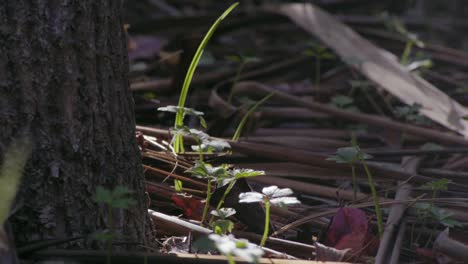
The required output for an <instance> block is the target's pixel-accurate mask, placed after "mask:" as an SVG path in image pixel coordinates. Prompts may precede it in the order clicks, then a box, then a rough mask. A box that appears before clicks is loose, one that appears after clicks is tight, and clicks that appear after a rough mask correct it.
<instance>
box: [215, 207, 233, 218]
mask: <svg viewBox="0 0 468 264" xmlns="http://www.w3.org/2000/svg"><path fill="white" fill-rule="evenodd" d="M211 214H212V215H214V216H217V217H219V218H221V219H226V218H228V217H230V216H232V215H235V214H236V210H235V209H234V208H220V209H219V210H212V211H211Z"/></svg>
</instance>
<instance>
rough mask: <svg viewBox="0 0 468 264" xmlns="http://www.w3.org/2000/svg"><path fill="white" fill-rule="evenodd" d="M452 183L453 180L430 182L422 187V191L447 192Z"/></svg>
mask: <svg viewBox="0 0 468 264" xmlns="http://www.w3.org/2000/svg"><path fill="white" fill-rule="evenodd" d="M451 182H452V181H451V180H449V179H445V178H443V179H440V180H437V181H432V182H428V183H426V184H424V185H423V186H421V189H426V190H432V191H441V190H447V189H448V185H449V184H450V183H451Z"/></svg>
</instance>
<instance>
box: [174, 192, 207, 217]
mask: <svg viewBox="0 0 468 264" xmlns="http://www.w3.org/2000/svg"><path fill="white" fill-rule="evenodd" d="M171 200H172V202H173V203H174V204H175V205H176V206H177V207H179V208H180V209H182V211H183V212H184V215H185V217H187V218H189V219H193V220H198V221H200V220H201V219H202V215H203V208H204V207H205V205H204V204H203V203H202V202H201V201H200V200H198V199H195V198H193V197H187V196H183V195H180V194H173V195H172V196H171Z"/></svg>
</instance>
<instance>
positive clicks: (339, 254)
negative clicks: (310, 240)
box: [314, 242, 351, 261]
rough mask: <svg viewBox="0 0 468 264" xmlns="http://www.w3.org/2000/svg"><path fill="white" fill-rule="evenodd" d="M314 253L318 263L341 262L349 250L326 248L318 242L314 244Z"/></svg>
mask: <svg viewBox="0 0 468 264" xmlns="http://www.w3.org/2000/svg"><path fill="white" fill-rule="evenodd" d="M314 246H315V253H316V254H317V260H318V261H342V260H343V259H344V257H345V255H346V253H347V252H348V251H350V250H351V249H349V248H347V249H336V248H332V247H327V246H325V245H323V244H320V243H318V242H315V243H314Z"/></svg>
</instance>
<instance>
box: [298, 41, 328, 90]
mask: <svg viewBox="0 0 468 264" xmlns="http://www.w3.org/2000/svg"><path fill="white" fill-rule="evenodd" d="M304 55H307V56H311V57H314V58H315V85H316V86H319V85H320V75H321V61H322V60H331V59H334V58H335V56H334V55H333V53H331V52H328V51H327V48H326V47H324V46H322V45H318V44H315V43H311V44H309V48H308V49H306V50H305V51H304Z"/></svg>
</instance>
